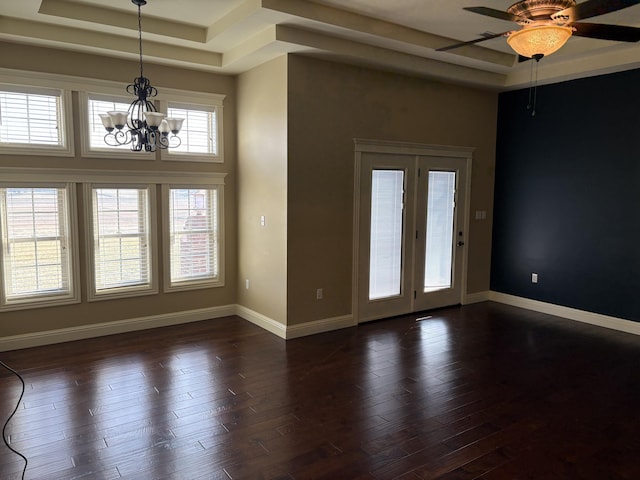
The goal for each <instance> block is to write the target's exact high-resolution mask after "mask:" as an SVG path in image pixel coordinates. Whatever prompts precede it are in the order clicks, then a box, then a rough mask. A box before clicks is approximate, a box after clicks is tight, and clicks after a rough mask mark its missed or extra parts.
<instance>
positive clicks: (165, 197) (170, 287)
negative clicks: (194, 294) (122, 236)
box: [162, 182, 225, 293]
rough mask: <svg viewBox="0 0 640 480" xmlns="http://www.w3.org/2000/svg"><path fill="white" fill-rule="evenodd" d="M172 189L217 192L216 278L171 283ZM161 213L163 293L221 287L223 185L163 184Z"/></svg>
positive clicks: (222, 275) (217, 183) (222, 265)
mask: <svg viewBox="0 0 640 480" xmlns="http://www.w3.org/2000/svg"><path fill="white" fill-rule="evenodd" d="M172 188H216V189H217V190H218V204H217V207H218V211H217V212H216V213H217V215H218V252H217V254H218V278H215V279H210V280H191V281H184V282H176V283H175V284H172V282H171V253H170V251H171V249H170V245H171V232H170V231H169V228H170V224H171V222H170V220H169V212H170V205H169V191H170V190H171V189H172ZM162 212H163V217H164V218H163V222H162V224H163V228H162V242H163V244H164V245H165V248H163V263H164V278H163V281H164V282H163V283H164V286H163V291H164V292H167V293H169V292H179V291H185V290H198V289H202V288H214V287H223V286H224V281H225V261H224V259H225V246H224V237H225V223H224V183H223V182H215V183H210V184H194V183H190V184H164V185H162Z"/></svg>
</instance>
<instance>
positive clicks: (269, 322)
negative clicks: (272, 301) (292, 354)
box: [235, 305, 287, 339]
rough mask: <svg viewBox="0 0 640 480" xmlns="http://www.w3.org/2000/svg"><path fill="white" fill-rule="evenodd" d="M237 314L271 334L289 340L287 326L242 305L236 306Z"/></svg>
mask: <svg viewBox="0 0 640 480" xmlns="http://www.w3.org/2000/svg"><path fill="white" fill-rule="evenodd" d="M235 314H236V315H238V316H239V317H240V318H244V319H245V320H247V321H248V322H251V323H253V324H254V325H257V326H258V327H260V328H264V329H265V330H266V331H268V332H271V333H273V334H274V335H277V336H278V337H280V338H284V339H286V338H287V327H286V325H283V324H282V323H280V322H278V321H276V320H274V319H272V318H269V317H267V316H266V315H263V314H261V313H258V312H256V311H254V310H251V309H250V308H247V307H243V306H242V305H236V311H235Z"/></svg>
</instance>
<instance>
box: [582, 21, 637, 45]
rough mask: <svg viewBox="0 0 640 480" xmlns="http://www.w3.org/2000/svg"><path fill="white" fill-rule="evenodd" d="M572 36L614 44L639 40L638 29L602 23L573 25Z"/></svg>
mask: <svg viewBox="0 0 640 480" xmlns="http://www.w3.org/2000/svg"><path fill="white" fill-rule="evenodd" d="M572 27H575V29H576V30H575V32H573V34H574V35H575V36H576V37H588V38H599V39H600V40H614V41H616V42H637V41H639V40H640V28H636V27H626V26H623V25H605V24H602V23H582V22H579V23H574V24H573V25H572Z"/></svg>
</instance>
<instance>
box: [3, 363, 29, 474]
mask: <svg viewBox="0 0 640 480" xmlns="http://www.w3.org/2000/svg"><path fill="white" fill-rule="evenodd" d="M0 365H2V366H3V367H4V368H6V369H7V370H9V371H10V372H11V373H13V374H14V375H15V376H16V377H18V378H19V379H20V382H21V383H22V392H20V398H18V401H17V402H16V408H14V409H13V412H11V415H9V418H7V421H6V422H4V427H2V440H4V444H5V445H6V446H7V448H8V449H9V450H11V451H12V452H13V453H15V454H16V455H18V456H20V457H21V458H22V459H23V460H24V468H23V469H22V480H24V474H25V473H26V471H27V465H28V464H29V460H27V457H25V456H24V455H23V454H21V453H20V452H19V451H17V450H16V449H15V448H13V447H12V446H11V445H9V441H8V440H7V434H6V430H7V425H9V422H10V421H11V419H12V418H13V416H14V415H15V414H16V412H17V411H18V407H19V406H20V402H22V397H24V391H25V387H24V379H23V378H22V376H21V375H20V374H19V373H18V372H16V371H15V370H14V369H13V368H11V367H10V366H8V365H7V364H6V363H4V362H3V361H2V360H0Z"/></svg>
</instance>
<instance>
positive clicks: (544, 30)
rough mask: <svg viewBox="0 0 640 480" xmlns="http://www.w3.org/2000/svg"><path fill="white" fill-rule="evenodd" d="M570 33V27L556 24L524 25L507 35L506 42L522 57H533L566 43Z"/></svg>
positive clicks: (549, 53) (551, 51) (546, 53)
mask: <svg viewBox="0 0 640 480" xmlns="http://www.w3.org/2000/svg"><path fill="white" fill-rule="evenodd" d="M571 33H572V30H571V28H569V27H561V26H558V25H541V26H538V27H535V26H531V27H524V28H523V29H522V30H518V31H517V32H514V33H512V34H511V35H509V36H508V37H507V43H509V45H510V46H511V48H513V50H515V52H516V53H518V54H520V55H522V56H523V57H529V58H533V56H534V55H544V56H545V57H546V56H547V55H551V54H552V53H553V52H555V51H557V50H558V49H560V48H561V47H562V46H563V45H564V44H565V43H567V40H569V38H570V37H571Z"/></svg>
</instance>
